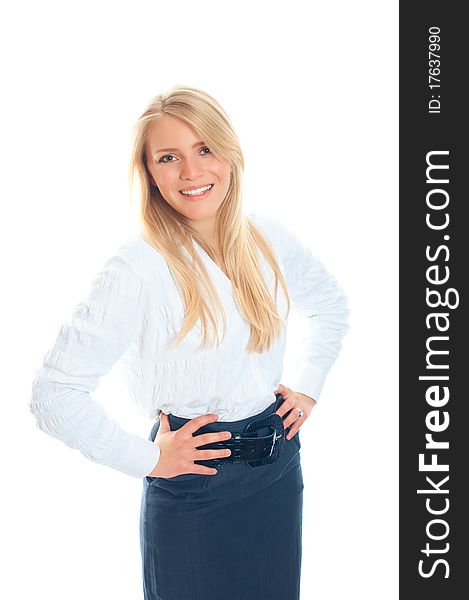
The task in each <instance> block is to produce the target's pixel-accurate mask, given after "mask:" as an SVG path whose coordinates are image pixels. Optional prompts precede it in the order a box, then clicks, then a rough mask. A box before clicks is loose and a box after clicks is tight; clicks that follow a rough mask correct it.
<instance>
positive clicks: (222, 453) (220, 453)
mask: <svg viewBox="0 0 469 600" xmlns="http://www.w3.org/2000/svg"><path fill="white" fill-rule="evenodd" d="M230 454H231V450H230V449H229V448H221V449H220V450H194V452H193V459H194V460H212V459H213V458H226V457H227V456H230Z"/></svg>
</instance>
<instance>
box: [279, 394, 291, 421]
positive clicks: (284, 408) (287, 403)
mask: <svg viewBox="0 0 469 600" xmlns="http://www.w3.org/2000/svg"><path fill="white" fill-rule="evenodd" d="M282 396H283V394H282ZM283 397H284V398H285V400H284V402H282V404H281V406H280V407H279V408H278V409H277V411H276V412H277V414H278V415H280V416H281V417H282V418H283V416H284V415H285V414H286V413H288V412H289V411H290V410H291V409H292V408H293V406H294V399H293V398H289V397H288V396H283Z"/></svg>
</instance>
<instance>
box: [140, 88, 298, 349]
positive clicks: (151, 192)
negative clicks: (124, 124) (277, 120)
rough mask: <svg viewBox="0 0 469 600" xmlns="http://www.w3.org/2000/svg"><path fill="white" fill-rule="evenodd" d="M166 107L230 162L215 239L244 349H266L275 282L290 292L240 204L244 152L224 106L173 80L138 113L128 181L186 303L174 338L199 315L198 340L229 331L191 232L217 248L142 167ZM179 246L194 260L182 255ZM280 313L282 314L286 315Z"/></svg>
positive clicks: (147, 231) (273, 327) (277, 327)
mask: <svg viewBox="0 0 469 600" xmlns="http://www.w3.org/2000/svg"><path fill="white" fill-rule="evenodd" d="M166 115H170V116H173V117H177V118H179V119H181V120H182V121H184V122H185V123H186V124H188V125H190V126H191V127H193V129H194V130H195V131H196V132H197V133H198V134H199V135H200V136H201V139H203V141H204V143H205V144H206V145H207V146H208V147H209V148H210V150H211V152H212V153H213V154H215V156H217V157H218V158H219V159H220V160H222V161H225V162H227V163H228V164H230V165H231V180H230V185H229V188H228V192H227V195H226V197H225V199H224V201H223V203H222V204H221V206H220V208H219V209H218V212H217V215H216V225H215V227H216V230H217V234H218V239H219V242H220V251H221V260H222V263H223V268H224V271H225V273H226V274H227V276H228V277H229V279H230V280H231V285H232V287H233V292H234V295H235V298H236V301H237V303H238V306H239V308H240V310H241V312H242V314H243V316H244V318H245V319H246V320H247V321H248V322H249V323H250V325H251V327H250V329H251V335H250V338H249V343H248V345H247V347H246V351H247V352H248V353H254V352H257V353H261V352H265V351H266V350H267V349H268V348H270V346H271V345H272V343H273V342H274V341H275V340H276V339H277V338H278V337H279V336H280V335H281V333H282V329H283V322H282V319H281V318H280V316H279V314H278V312H277V288H278V283H279V282H280V284H281V286H282V288H283V290H284V293H285V297H286V300H287V306H288V308H287V315H286V317H287V316H288V313H289V312H290V298H289V294H288V290H287V285H286V282H285V279H284V277H283V274H282V272H281V270H280V268H279V266H278V263H277V261H276V259H275V256H274V252H273V250H272V247H271V246H270V244H269V242H268V241H267V240H266V239H265V237H264V236H263V235H262V233H261V232H260V231H259V230H258V228H256V226H255V225H254V224H253V222H252V220H250V219H249V218H248V217H246V216H245V215H244V214H243V212H242V193H241V184H242V174H243V169H244V158H243V154H242V151H241V147H240V144H239V140H238V137H237V135H236V133H235V131H234V129H233V126H232V124H231V122H230V120H229V118H228V116H227V115H226V113H225V111H224V110H223V109H222V107H221V106H220V105H219V104H218V102H217V101H216V100H215V99H214V98H212V97H211V96H210V95H209V94H207V93H206V92H204V91H202V90H200V89H197V88H194V87H188V86H183V85H176V86H173V87H172V88H171V89H169V90H168V91H167V92H165V93H162V94H159V95H158V96H155V97H154V98H153V99H152V100H151V101H150V103H149V105H148V106H147V108H146V110H145V111H144V112H143V114H142V115H141V116H140V118H139V119H138V120H137V122H136V124H135V126H134V129H133V147H132V152H131V160H130V170H129V186H130V192H131V194H132V192H133V189H134V185H135V182H137V183H138V186H139V192H138V195H139V199H140V203H139V215H138V216H139V221H140V224H141V226H142V227H143V235H144V237H145V239H146V241H147V242H148V243H149V244H151V245H152V246H153V247H154V248H156V250H158V251H159V252H160V253H161V254H162V255H163V256H164V258H165V259H166V261H167V263H168V266H169V269H170V270H171V273H172V275H173V277H174V279H175V281H176V283H177V284H178V286H179V289H180V292H181V295H182V299H183V301H184V306H185V318H184V322H183V324H182V328H181V330H180V331H179V332H178V334H177V335H176V336H175V338H174V339H173V341H172V343H171V345H176V344H178V343H179V342H180V341H181V340H182V339H183V338H184V337H185V336H186V335H187V333H188V332H189V331H190V330H191V329H192V328H193V327H194V325H195V324H196V322H197V321H198V320H200V325H201V331H202V334H203V339H202V346H203V347H206V345H207V343H208V339H209V335H208V324H210V327H211V333H212V335H211V336H210V343H211V345H213V344H214V339H215V338H214V335H213V334H215V335H216V343H217V344H220V343H221V341H222V340H223V338H224V337H225V334H226V314H225V310H224V307H223V305H222V303H221V301H220V298H219V295H218V293H217V291H216V289H215V286H214V284H213V281H212V279H211V277H210V276H209V274H208V272H207V270H206V268H205V265H204V264H203V261H202V260H201V259H200V257H199V256H198V254H197V253H196V251H195V249H194V247H193V240H195V241H196V242H197V243H198V244H199V245H200V246H201V248H202V249H203V250H205V252H206V253H207V254H208V255H209V256H210V257H211V258H212V259H213V257H214V256H215V252H214V248H213V247H212V246H211V245H210V243H208V242H207V241H206V240H204V239H203V238H202V237H201V236H200V234H199V233H198V232H197V231H196V230H195V229H194V228H193V227H192V226H191V223H190V220H189V219H187V218H186V217H185V216H184V215H182V214H180V213H179V212H178V211H176V210H175V209H174V208H173V207H172V206H171V205H170V204H169V203H167V202H166V201H165V200H164V198H163V196H162V195H161V193H160V191H159V190H158V188H157V187H156V186H155V185H154V182H153V180H152V179H151V177H150V174H149V171H148V167H147V164H148V163H147V157H146V150H145V148H146V142H147V139H148V130H149V125H150V124H151V123H153V122H154V121H156V120H158V119H161V118H163V117H164V116H166ZM183 248H185V249H186V250H187V252H188V253H189V255H190V257H191V258H192V260H193V263H192V264H191V263H190V262H189V261H188V259H187V257H186V256H184V253H183ZM259 250H260V252H261V253H262V254H263V255H264V256H265V258H266V259H267V261H268V263H269V264H270V266H271V268H272V270H273V272H274V275H275V299H273V298H272V296H271V294H270V292H269V289H268V287H267V285H266V282H265V280H264V276H263V273H262V269H261V265H260V262H259V253H258V252H259ZM205 294H206V295H207V297H205ZM214 306H215V307H216V308H217V309H218V314H221V316H222V319H223V325H224V333H223V338H222V340H220V338H219V336H218V327H217V319H216V314H215V312H214V310H213V308H212V307H214ZM286 317H285V318H286Z"/></svg>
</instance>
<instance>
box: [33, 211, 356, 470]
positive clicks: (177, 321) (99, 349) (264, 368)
mask: <svg viewBox="0 0 469 600" xmlns="http://www.w3.org/2000/svg"><path fill="white" fill-rule="evenodd" d="M247 216H248V218H249V219H251V220H252V222H253V223H254V224H255V225H257V227H258V228H259V229H260V231H261V232H262V233H263V234H264V235H265V236H266V238H267V240H268V241H269V242H270V243H271V245H272V247H273V250H274V252H275V255H276V259H277V261H278V263H279V266H280V269H281V270H282V273H283V275H284V277H285V280H286V283H287V287H288V291H289V295H290V301H291V304H292V310H296V311H297V312H298V313H299V314H300V315H301V316H302V317H303V318H304V337H303V341H302V354H301V360H300V361H299V362H298V364H297V366H296V371H295V374H294V376H293V379H290V380H289V381H282V369H283V357H284V352H285V341H286V338H285V336H286V332H287V326H288V319H285V318H284V317H285V315H286V306H287V304H286V300H285V296H284V294H283V288H282V287H281V286H280V285H279V286H278V294H277V299H278V300H277V308H278V310H279V314H280V316H281V317H282V319H283V323H284V332H283V335H282V336H281V338H280V339H278V340H277V341H276V342H275V343H274V344H273V346H272V347H271V348H270V349H269V350H268V351H267V352H264V353H262V354H248V353H247V352H246V351H245V347H246V345H247V343H248V340H249V335H250V327H249V323H248V322H247V321H246V320H245V319H244V317H243V316H242V314H241V313H240V311H239V308H238V305H237V303H236V300H235V296H234V293H233V288H232V285H231V281H230V279H229V278H228V277H227V276H226V275H225V273H224V272H223V271H222V270H221V269H220V268H219V267H218V265H217V264H216V263H215V262H214V261H213V260H212V259H211V258H210V256H209V255H208V254H207V253H206V252H205V251H204V250H203V249H202V248H201V246H199V244H196V243H195V247H196V250H197V252H198V253H199V254H200V256H201V258H202V260H203V261H204V264H205V266H206V268H207V270H208V272H209V274H210V276H211V277H212V278H213V280H214V282H215V285H216V289H217V292H218V293H219V294H220V298H221V301H222V303H223V306H224V309H225V312H226V318H227V331H226V336H225V339H224V341H223V343H222V344H221V346H219V347H218V348H210V347H208V348H207V349H205V350H199V349H198V345H199V343H200V341H201V330H200V327H199V326H198V324H197V325H196V326H195V327H194V328H193V329H192V330H191V331H190V332H189V334H188V335H187V336H186V337H185V338H184V339H183V341H182V342H181V343H180V344H179V346H177V347H176V348H175V349H173V350H167V349H166V344H167V343H168V342H169V341H170V340H172V338H173V336H174V335H175V334H176V333H177V332H178V331H179V330H180V328H181V325H182V321H183V316H184V306H183V302H182V299H181V296H180V293H179V290H178V287H177V285H176V283H175V280H174V279H173V277H172V274H171V271H170V269H169V267H168V265H167V263H166V260H165V259H164V257H163V255H162V254H161V253H160V252H158V251H157V250H156V249H155V248H154V247H153V246H152V245H151V244H149V243H148V242H147V241H146V240H145V239H144V238H143V236H142V234H141V233H140V232H139V233H135V234H134V235H132V236H130V237H129V238H128V239H126V240H125V241H124V242H122V243H121V244H120V245H119V246H118V247H117V249H116V251H115V252H114V254H113V255H112V256H111V257H110V258H109V259H108V260H107V261H106V262H105V264H104V265H103V266H102V268H101V270H100V271H99V272H98V273H97V275H96V277H95V278H94V279H93V281H92V283H91V286H90V290H89V293H88V296H87V297H86V298H85V299H84V300H83V301H81V302H79V303H78V304H77V305H76V307H75V308H74V310H73V313H72V314H71V316H70V317H69V318H68V319H67V320H66V321H65V322H64V323H63V324H62V325H61V327H60V329H59V332H58V334H57V338H56V341H55V343H54V344H53V346H52V347H51V348H50V349H49V350H48V351H47V352H46V354H45V356H44V358H43V362H42V365H41V366H40V367H39V368H38V370H37V371H36V373H35V376H34V381H33V384H32V396H31V399H30V411H31V412H32V413H33V415H34V416H35V418H36V422H37V426H38V427H39V428H40V429H41V430H42V431H44V432H45V433H47V434H49V435H51V436H53V437H55V438H57V439H59V440H61V441H62V442H63V443H65V444H66V445H67V446H69V447H71V448H76V449H78V450H80V451H81V452H82V454H83V455H84V456H86V457H87V458H88V459H90V460H92V461H94V462H97V463H100V464H103V465H106V466H109V467H111V468H114V469H117V470H119V471H121V472H123V473H125V474H127V475H130V476H133V477H137V478H142V477H144V476H145V475H148V473H150V472H151V471H152V470H153V469H154V467H155V465H156V464H157V461H158V459H159V455H160V452H159V448H158V445H157V444H156V443H154V442H151V441H150V440H148V439H146V438H142V437H140V436H138V435H136V434H135V433H133V432H131V431H128V430H126V429H125V428H124V427H123V426H122V425H121V424H120V423H118V422H117V421H116V420H114V419H111V418H110V417H109V416H108V415H107V413H106V412H105V410H104V408H103V406H102V405H101V404H100V403H99V402H97V401H96V400H94V399H93V397H92V395H91V393H92V392H94V391H95V390H96V388H97V386H98V384H99V380H100V378H101V377H102V376H104V375H106V374H107V373H108V372H109V371H110V370H111V368H112V367H113V366H114V365H116V368H117V369H118V370H119V372H120V374H121V375H122V376H123V380H124V382H125V384H126V385H127V386H128V393H129V396H130V397H131V399H132V401H133V402H134V404H135V406H136V407H137V409H138V410H139V411H140V412H141V413H143V414H144V415H146V416H147V417H148V418H149V419H155V418H156V417H157V416H158V415H159V412H160V411H164V412H165V413H172V414H174V415H177V416H180V417H185V418H188V419H192V418H194V417H197V416H199V415H202V414H206V413H215V414H217V415H218V419H219V420H220V421H236V420H240V419H245V418H247V417H250V416H253V415H256V414H258V413H259V412H261V411H263V410H264V409H266V408H267V407H268V406H269V405H270V404H271V403H272V402H273V401H274V400H275V397H274V395H273V393H274V390H275V389H276V388H277V387H278V384H279V383H280V382H281V383H283V384H284V385H287V386H288V387H290V388H291V389H293V390H294V391H297V392H302V393H303V394H306V395H307V396H311V397H312V398H314V399H315V400H318V399H319V396H320V393H321V390H322V388H323V385H324V381H325V379H326V376H327V374H328V372H329V370H330V368H331V366H332V365H333V363H334V361H335V360H336V358H337V356H338V354H339V351H340V348H341V340H342V337H343V335H344V334H345V332H346V331H347V329H348V313H349V311H348V308H347V299H346V296H345V294H344V291H343V289H342V288H341V286H340V285H339V284H338V282H337V281H336V280H335V278H334V277H333V276H332V275H331V274H330V273H329V272H328V271H327V270H326V269H325V268H324V266H323V264H322V263H321V262H320V260H319V259H318V258H316V257H314V256H313V255H312V253H311V251H310V249H309V248H308V247H306V246H305V245H304V244H303V243H302V242H301V241H300V239H299V238H298V236H297V235H296V234H295V233H293V232H292V231H291V230H290V229H288V228H287V227H286V226H285V225H283V224H282V223H280V222H279V221H277V220H276V219H274V218H272V217H270V216H267V215H265V214H261V213H259V212H257V211H254V212H251V213H249V214H248V215H247ZM261 264H262V268H263V272H264V276H265V278H266V281H267V283H268V285H269V287H270V289H271V290H273V289H274V275H273V271H272V269H271V268H270V265H269V264H268V262H267V261H266V259H265V258H264V257H263V255H261Z"/></svg>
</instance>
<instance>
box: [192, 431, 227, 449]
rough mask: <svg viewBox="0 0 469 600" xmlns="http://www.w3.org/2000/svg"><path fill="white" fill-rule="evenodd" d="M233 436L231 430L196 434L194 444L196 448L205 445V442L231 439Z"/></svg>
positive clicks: (211, 442) (212, 442) (210, 442)
mask: <svg viewBox="0 0 469 600" xmlns="http://www.w3.org/2000/svg"><path fill="white" fill-rule="evenodd" d="M231 437H232V434H231V431H219V432H217V433H201V434H200V435H196V436H194V440H193V445H194V446H195V447H196V448H198V447H199V446H205V444H214V443H215V442H224V441H225V440H229V439H231Z"/></svg>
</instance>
